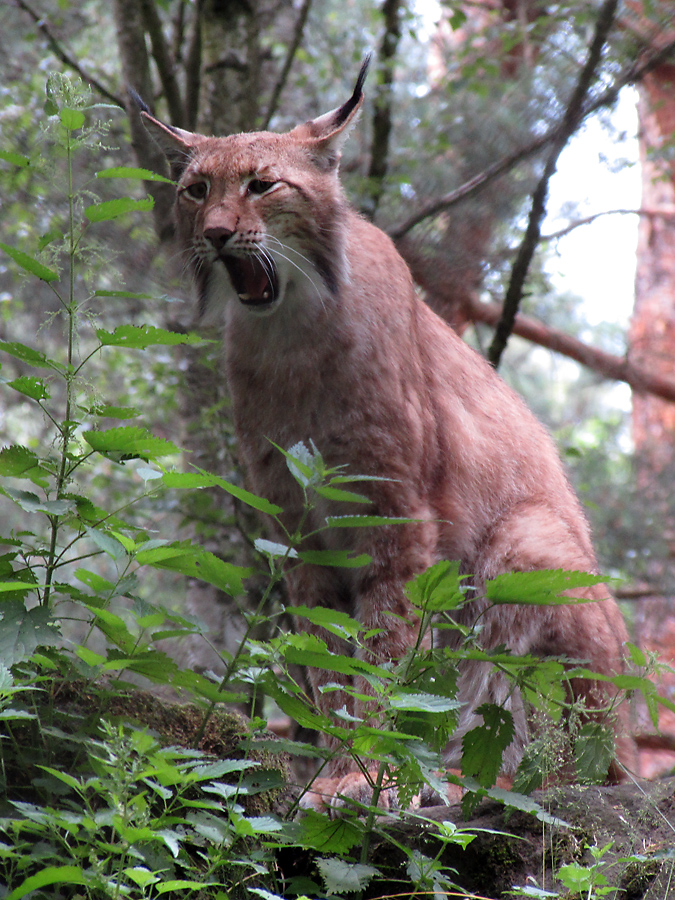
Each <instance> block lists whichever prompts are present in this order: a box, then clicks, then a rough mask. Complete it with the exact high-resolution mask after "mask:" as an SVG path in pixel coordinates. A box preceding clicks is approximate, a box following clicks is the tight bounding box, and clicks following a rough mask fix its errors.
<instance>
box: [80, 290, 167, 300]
mask: <svg viewBox="0 0 675 900" xmlns="http://www.w3.org/2000/svg"><path fill="white" fill-rule="evenodd" d="M94 297H123V298H125V299H126V298H128V299H130V300H152V299H153V296H152V294H138V293H136V292H135V291H94Z"/></svg>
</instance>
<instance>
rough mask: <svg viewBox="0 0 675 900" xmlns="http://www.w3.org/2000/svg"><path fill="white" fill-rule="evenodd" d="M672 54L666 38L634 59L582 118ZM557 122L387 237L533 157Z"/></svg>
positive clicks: (399, 233) (554, 131)
mask: <svg viewBox="0 0 675 900" xmlns="http://www.w3.org/2000/svg"><path fill="white" fill-rule="evenodd" d="M673 53H675V40H672V41H669V42H668V43H667V44H665V45H664V46H663V47H661V48H659V49H658V50H654V51H652V52H651V53H649V54H647V55H646V58H644V57H643V59H642V60H641V61H640V60H636V61H635V62H634V63H632V64H631V65H630V66H629V67H628V68H627V69H626V70H625V71H624V72H623V74H622V75H620V76H618V77H617V79H616V80H615V82H614V83H613V84H612V85H611V86H610V87H608V88H607V89H606V90H605V91H603V92H602V93H601V94H600V95H599V96H598V97H597V98H596V99H595V100H593V101H592V102H591V103H589V104H588V105H587V106H586V107H585V109H584V114H583V118H586V117H587V116H590V115H592V114H593V113H594V112H597V111H598V110H599V109H602V108H604V107H607V106H611V105H612V104H613V103H614V102H615V101H616V98H617V96H618V95H619V92H620V91H621V90H622V89H623V88H624V87H626V86H627V85H629V84H636V83H638V82H639V81H640V80H641V79H642V78H644V76H645V75H647V74H648V73H649V72H651V71H652V70H653V69H655V68H656V67H657V66H660V65H662V64H663V62H665V61H666V60H667V59H669V58H670V57H671V56H672V55H673ZM560 127H561V126H560V125H555V126H554V127H553V128H551V129H550V130H549V131H547V132H546V134H544V135H542V136H541V137H540V138H536V139H535V140H533V141H531V142H530V143H529V144H527V145H526V146H525V147H521V148H520V149H518V150H516V151H515V152H514V153H511V154H509V156H505V157H504V159H500V160H498V161H497V162H496V163H494V164H493V165H491V166H488V168H487V169H484V170H483V171H482V172H479V173H478V174H477V175H474V177H473V178H470V179H469V180H468V181H466V182H464V184H461V185H460V186H459V187H458V188H455V189H454V190H452V191H449V192H448V193H447V194H444V195H443V196H442V197H440V198H438V199H437V200H432V201H431V202H430V203H427V204H426V205H424V206H422V207H420V209H418V210H417V212H415V213H413V214H412V215H411V216H409V217H408V218H407V219H405V220H404V221H403V222H400V223H399V224H398V225H394V226H393V227H391V228H389V229H388V233H389V236H390V237H391V238H392V239H393V240H394V241H397V240H400V239H401V238H403V237H405V235H406V234H408V232H409V231H412V229H413V228H414V227H415V226H416V225H419V224H420V223H421V222H424V221H425V220H426V219H430V218H432V217H433V216H436V215H438V214H439V213H441V212H443V211H444V210H446V209H449V208H450V207H451V206H454V205H455V204H456V203H459V202H460V201H462V200H464V199H465V198H466V197H469V196H471V195H472V194H474V193H476V192H477V191H479V190H480V189H481V188H483V187H485V186H486V185H488V184H490V183H491V182H493V181H495V180H496V179H497V178H499V177H500V176H502V175H505V174H506V173H507V172H510V171H511V169H514V168H515V167H516V166H517V165H519V164H520V163H522V162H524V161H525V160H527V159H530V158H531V157H532V156H536V154H537V153H539V152H540V151H541V150H543V149H544V147H546V146H548V145H549V144H550V143H551V141H553V140H555V139H556V137H557V135H558V132H559V129H560Z"/></svg>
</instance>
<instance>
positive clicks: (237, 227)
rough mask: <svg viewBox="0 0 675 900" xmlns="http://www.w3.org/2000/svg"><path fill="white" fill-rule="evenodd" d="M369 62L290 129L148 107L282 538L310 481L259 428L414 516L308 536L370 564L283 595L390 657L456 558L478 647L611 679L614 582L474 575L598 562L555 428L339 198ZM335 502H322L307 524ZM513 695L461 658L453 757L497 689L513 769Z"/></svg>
mask: <svg viewBox="0 0 675 900" xmlns="http://www.w3.org/2000/svg"><path fill="white" fill-rule="evenodd" d="M366 70H367V63H365V64H364V66H363V67H362V70H361V72H360V74H359V78H358V81H357V83H356V87H355V89H354V92H353V94H352V96H351V97H350V99H349V100H348V101H347V102H346V103H345V104H344V105H342V106H340V107H339V108H338V109H335V110H333V111H332V112H329V113H327V114H325V115H322V116H321V117H319V118H316V119H314V120H311V121H308V122H306V123H304V124H302V125H299V126H297V127H296V128H294V129H293V130H292V131H289V132H288V133H285V134H274V133H269V132H262V133H245V134H235V135H231V136H228V137H206V136H204V135H201V134H192V133H189V132H186V131H183V130H180V129H178V128H174V127H170V126H166V125H164V124H162V123H161V122H159V121H158V120H157V119H155V118H153V117H152V116H151V115H150V114H149V113H148V111H147V110H146V111H145V112H143V117H144V121H145V124H146V127H147V128H148V129H149V130H150V132H151V134H152V135H153V137H154V138H155V140H156V141H157V142H158V143H159V144H160V146H161V147H162V148H163V149H164V151H165V153H166V156H167V158H168V161H169V163H170V166H171V170H172V174H173V178H174V179H175V180H176V181H177V191H176V207H175V210H176V224H177V230H178V235H179V237H180V240H181V242H182V244H183V246H184V248H185V249H186V251H187V253H188V255H189V257H190V261H191V266H192V270H193V273H194V280H195V283H196V288H197V291H198V296H199V304H200V311H201V314H202V316H203V320H204V321H205V322H207V323H220V324H222V326H223V328H224V343H225V359H226V369H227V377H228V381H229V387H230V391H231V396H232V404H233V415H234V422H235V427H236V433H237V437H238V442H239V447H240V451H241V454H242V457H243V460H244V463H245V467H246V470H247V474H248V478H249V479H250V483H251V485H252V487H253V489H254V490H255V491H256V492H257V493H259V494H261V495H262V496H265V497H267V498H269V499H270V500H272V501H273V502H274V503H276V504H277V505H278V506H280V507H281V508H282V509H283V510H284V514H283V518H284V524H285V525H286V526H287V527H288V528H289V529H290V530H291V531H293V529H294V528H295V526H296V525H297V523H298V520H299V518H300V515H301V511H302V496H301V492H300V490H299V488H298V486H297V484H296V483H295V481H294V480H293V479H292V478H291V476H290V474H289V472H288V470H287V467H286V464H285V460H284V459H283V457H282V455H281V454H280V453H279V452H278V451H277V450H276V449H275V448H274V447H273V446H272V443H271V442H274V444H276V445H278V446H280V447H283V448H290V447H291V446H292V445H295V444H297V443H298V442H304V443H305V444H309V443H310V442H314V443H315V444H316V446H317V447H318V448H319V450H320V451H321V453H322V454H323V457H324V459H325V461H326V463H327V464H328V465H330V466H344V467H346V470H347V471H351V472H358V473H364V474H367V475H372V476H378V477H379V478H382V479H386V480H380V481H376V480H373V481H368V482H365V486H364V485H361V486H360V487H363V491H364V493H366V494H367V496H368V497H369V500H370V506H369V508H368V512H372V513H374V514H377V515H381V516H397V517H408V518H411V519H414V520H415V521H414V522H413V523H411V524H407V525H391V526H386V527H380V528H375V529H369V530H360V529H358V530H357V529H353V530H352V529H333V530H331V531H329V532H323V533H322V535H321V537H320V538H319V537H315V538H314V539H313V541H312V544H311V546H312V547H314V548H319V549H321V548H323V549H345V548H348V549H350V550H354V551H357V552H365V553H367V554H368V555H369V556H370V557H371V559H372V562H371V563H370V564H369V565H368V566H367V567H365V568H363V569H337V568H325V567H318V566H309V565H307V566H304V567H303V568H301V569H299V570H295V571H294V572H293V573H292V574H291V575H289V579H288V590H289V594H290V597H291V599H292V601H293V602H295V603H300V604H306V605H310V606H311V605H321V606H324V607H330V608H334V609H336V610H344V611H346V612H347V613H349V614H350V615H352V616H355V617H357V618H358V619H359V621H360V622H361V623H362V624H363V626H364V627H365V628H366V629H379V633H378V634H377V636H376V637H373V638H372V639H371V640H370V642H369V645H368V653H369V655H370V658H371V659H372V660H373V661H376V662H380V661H384V660H396V659H398V658H400V657H401V656H402V655H403V654H404V653H405V651H406V649H407V648H408V647H410V646H411V644H412V642H413V641H414V640H415V637H416V625H415V622H414V619H413V617H412V616H411V614H410V607H409V601H408V600H407V597H406V594H405V593H404V585H405V584H406V582H407V581H408V580H409V579H411V578H412V577H413V576H414V575H416V574H418V573H420V572H423V571H424V570H425V569H427V568H428V567H429V566H430V565H432V564H433V563H435V562H437V561H439V560H443V559H448V560H460V561H461V570H462V571H463V572H465V573H467V574H471V575H472V576H473V585H474V587H475V589H476V594H475V596H476V599H475V600H473V601H472V602H471V603H469V604H468V605H467V606H465V607H464V608H463V609H462V611H461V612H460V613H459V614H458V617H459V618H460V620H461V622H462V623H463V624H467V625H468V624H471V623H472V622H474V621H475V620H476V619H477V618H478V617H479V616H480V617H481V622H482V631H481V635H480V640H481V642H482V644H483V646H485V647H487V648H492V647H495V646H498V645H502V644H505V645H506V646H507V647H508V648H509V649H510V650H511V651H513V652H514V653H516V654H528V653H529V654H539V655H564V656H567V657H569V658H573V659H581V660H586V661H587V663H588V665H589V667H590V668H592V669H593V670H594V671H597V672H599V673H602V674H604V675H614V674H616V673H619V672H621V671H622V667H623V648H622V645H623V643H624V641H626V639H627V635H626V629H625V626H624V622H623V620H622V617H621V613H620V611H619V609H618V607H617V605H616V603H615V601H614V600H613V599H611V598H610V597H609V596H608V594H607V591H606V589H605V588H604V586H596V587H593V588H590V589H587V590H586V592H585V594H584V596H585V597H586V598H587V599H592V600H594V601H597V602H593V603H585V604H579V605H562V606H561V605H557V606H542V607H532V606H523V605H520V606H519V605H505V606H496V607H491V608H490V607H489V604H488V603H487V601H486V600H485V599H481V587H482V585H483V584H484V582H485V580H486V579H488V578H492V577H494V576H496V575H497V574H500V573H504V572H510V571H530V570H536V569H544V568H546V569H566V570H582V571H586V572H594V571H595V570H596V559H595V555H594V552H593V547H592V544H591V538H590V534H589V527H588V524H587V522H586V519H585V517H584V514H583V512H582V510H581V507H580V505H579V502H578V500H577V498H576V497H575V495H574V493H573V491H572V489H571V487H570V485H569V483H568V480H567V478H566V475H565V473H564V470H563V467H562V465H561V462H560V460H559V457H558V454H557V452H556V450H555V448H554V445H553V442H552V440H551V438H550V436H549V435H548V433H547V432H546V430H545V429H544V428H543V426H542V425H540V423H539V422H538V421H537V420H536V419H535V417H534V416H533V415H532V413H531V412H530V411H529V410H528V409H527V407H526V406H525V405H524V403H523V402H522V401H521V399H520V398H519V397H518V396H517V395H516V394H515V393H514V392H513V391H512V390H511V389H510V388H509V387H508V386H507V385H506V384H505V383H504V382H503V381H502V380H501V378H500V377H499V376H498V375H497V374H496V373H495V371H494V370H493V369H492V368H491V367H490V366H489V365H488V364H487V362H486V361H485V360H483V359H482V358H481V357H480V356H479V355H478V354H477V353H476V352H474V351H473V350H472V349H470V348H469V346H468V345H467V344H466V343H465V342H464V341H462V340H461V339H460V338H459V336H458V335H456V334H455V332H453V331H452V330H451V329H450V327H449V326H448V325H447V324H446V323H445V322H444V321H442V320H441V319H440V318H439V317H438V316H437V315H435V314H434V313H433V312H432V311H431V309H430V308H429V307H428V306H427V305H426V304H425V303H424V302H423V301H422V300H421V299H420V298H419V297H418V296H417V295H416V292H415V288H414V286H413V283H412V279H411V275H410V272H409V270H408V268H407V266H406V264H405V262H404V261H403V259H402V258H401V256H400V255H399V254H398V252H397V250H396V248H395V247H394V245H393V243H392V242H391V240H390V239H389V238H388V237H387V235H386V234H384V233H383V232H382V231H380V230H379V229H378V228H376V227H375V226H374V225H373V224H371V223H370V222H368V221H366V220H365V219H364V218H362V217H361V216H360V215H359V214H357V213H356V212H355V211H354V210H352V209H351V208H350V207H349V205H348V203H347V201H346V199H345V196H344V194H343V190H342V188H341V184H340V181H339V178H338V163H339V159H340V152H341V147H342V145H343V143H344V141H345V140H346V138H347V134H348V132H349V130H350V126H352V124H353V123H354V120H355V117H356V115H357V113H358V111H359V108H360V107H361V104H362V102H363V90H362V88H363V82H364V79H365V75H366ZM350 511H352V512H353V509H351V510H350ZM364 511H365V510H364ZM326 513H327V510H326V509H325V508H322V507H319V508H317V509H315V510H314V512H313V515H314V517H315V521H314V524H316V525H319V524H322V523H323V517H324V516H325V515H326ZM391 614H395V616H396V617H397V618H393V617H392V615H391ZM315 631H316V633H318V634H319V635H320V636H321V637H322V638H323V639H324V640H325V642H326V644H327V645H328V647H329V648H330V649H331V650H332V651H334V652H336V653H344V652H349V651H348V650H347V648H346V645H344V644H343V643H342V642H341V640H340V639H338V638H337V637H336V636H335V635H333V634H331V633H328V632H325V631H323V630H321V629H315ZM446 634H450V635H452V632H446ZM446 640H448V638H446ZM450 640H452V638H450ZM310 679H311V682H312V686H313V690H314V693H315V698H316V702H317V704H318V705H319V707H320V708H321V709H322V710H323V711H324V712H330V710H331V709H334V710H336V709H340V708H342V707H346V709H347V710H348V711H349V712H351V713H353V714H363V708H361V709H358V708H357V709H355V708H354V703H353V700H352V697H351V696H350V694H349V693H348V692H346V691H345V692H339V691H337V692H335V691H332V692H322V690H321V689H322V687H323V686H324V685H325V684H326V683H327V682H329V681H330V682H334V681H335V679H336V675H335V674H333V673H331V674H330V675H328V674H327V673H324V672H321V671H318V670H312V671H311V672H310ZM345 686H347V684H346V682H345ZM510 692H511V686H510V684H509V683H507V681H506V680H505V678H504V677H503V676H502V675H500V674H499V673H498V672H497V671H496V670H491V669H489V668H488V667H486V666H485V664H483V663H480V664H479V663H466V664H465V665H464V666H463V668H462V670H461V674H460V681H459V698H460V699H461V700H462V701H464V703H465V707H464V712H463V713H462V717H461V722H460V727H459V729H458V732H457V736H456V738H455V739H453V741H452V742H451V745H450V746H448V748H447V752H446V761H447V764H448V765H449V766H457V765H458V763H459V762H460V751H461V736H462V735H463V734H464V733H465V732H466V731H467V730H468V729H469V728H471V727H473V726H474V725H476V724H477V723H479V722H480V717H478V716H477V715H476V713H475V712H474V710H475V709H476V708H477V707H478V706H480V704H481V703H484V702H495V703H504V704H506V705H507V706H509V708H510V709H511V711H512V714H513V716H514V722H515V737H514V740H513V742H512V744H511V745H510V747H509V748H508V749H507V751H506V753H505V755H504V760H503V770H504V772H505V774H506V775H510V774H513V772H514V771H515V769H516V767H517V765H518V762H519V760H520V758H521V756H522V752H523V748H524V746H525V745H526V743H527V742H528V739H529V726H528V717H527V715H526V713H525V710H524V705H523V703H522V701H521V700H520V699H519V698H518V697H517V696H511V694H510ZM573 692H574V693H575V695H576V696H577V697H582V698H584V700H585V702H586V705H587V707H588V708H590V709H599V708H600V707H604V706H605V705H606V704H607V703H608V701H609V700H611V699H612V697H613V692H612V689H611V688H607V687H603V686H601V685H600V684H599V683H592V682H589V681H583V680H577V681H576V682H575V683H574V685H573ZM633 753H634V746H633V743H632V739H631V738H630V736H629V735H628V731H627V729H626V714H625V711H623V707H620V708H619V717H618V724H617V726H616V761H615V763H614V764H613V766H612V768H611V771H610V773H609V775H608V777H609V778H610V779H612V778H617V777H620V776H619V772H620V770H621V767H623V766H628V767H630V766H632V764H633ZM359 779H360V776H356V775H355V774H354V773H353V771H352V768H351V765H350V762H349V761H348V760H347V759H344V758H338V759H335V760H334V761H333V762H332V764H331V768H330V770H329V772H328V778H326V779H324V780H323V781H322V785H321V788H322V790H323V791H324V792H327V793H328V794H334V795H338V794H340V795H344V794H347V795H348V796H358V795H359V792H360V791H361V790H362V785H361V784H360V780H359Z"/></svg>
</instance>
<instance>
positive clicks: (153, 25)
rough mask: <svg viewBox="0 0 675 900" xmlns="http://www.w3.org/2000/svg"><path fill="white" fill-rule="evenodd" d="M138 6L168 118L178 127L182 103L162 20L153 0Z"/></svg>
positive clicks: (142, 0) (180, 119) (181, 121)
mask: <svg viewBox="0 0 675 900" xmlns="http://www.w3.org/2000/svg"><path fill="white" fill-rule="evenodd" d="M140 7H141V13H142V16H143V24H144V25H145V29H146V31H147V32H148V35H149V36H150V45H151V47H152V58H153V59H154V60H155V63H156V65H157V71H158V73H159V80H160V81H161V83H162V88H163V90H164V96H165V97H166V103H167V106H168V108H169V118H170V119H171V123H172V124H173V125H177V126H178V127H179V128H180V127H181V126H182V125H183V103H182V101H181V96H180V88H179V87H178V80H177V79H176V73H175V67H174V63H173V60H172V58H171V52H170V50H169V45H168V44H167V42H166V40H165V38H164V31H163V30H162V20H161V19H160V17H159V13H158V12H157V7H156V6H155V2H154V0H141V4H140Z"/></svg>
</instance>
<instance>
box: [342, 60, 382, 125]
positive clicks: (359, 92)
mask: <svg viewBox="0 0 675 900" xmlns="http://www.w3.org/2000/svg"><path fill="white" fill-rule="evenodd" d="M372 58H373V54H372V53H368V54H366V57H365V59H364V60H363V62H362V63H361V70H360V71H359V77H358V78H357V79H356V85H355V87H354V93H353V94H352V95H351V97H350V98H349V100H347V102H346V103H345V104H343V105H342V106H341V107H340V109H339V110H338V113H337V115H336V117H335V127H336V128H339V127H340V125H342V123H343V122H346V121H347V119H348V118H349V116H350V115H351V113H352V110H353V109H354V107H355V106H358V104H359V103H360V102H361V98H362V97H363V84H364V82H365V80H366V76H367V75H368V69H369V67H370V62H371V60H372Z"/></svg>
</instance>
